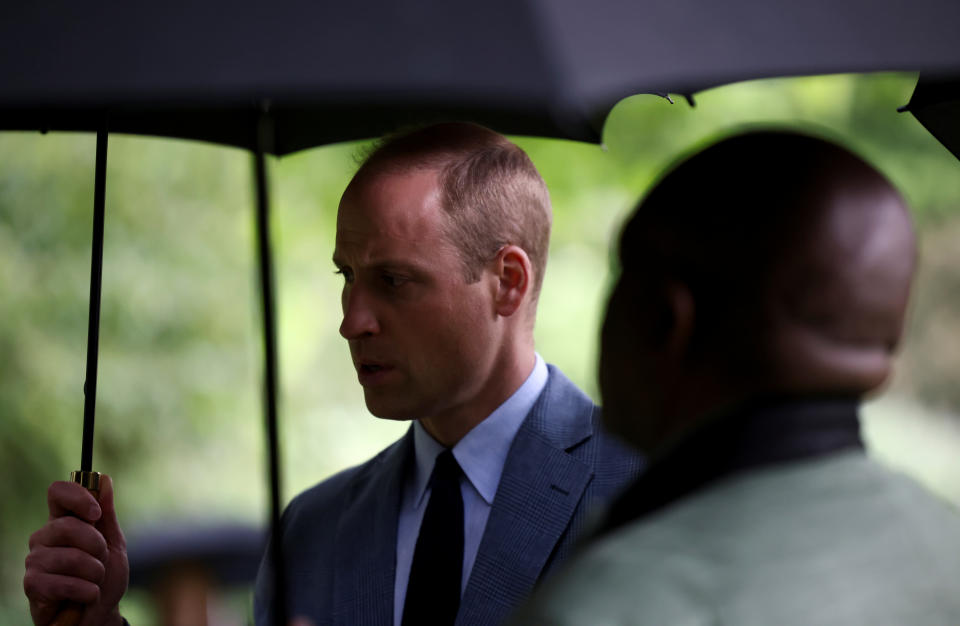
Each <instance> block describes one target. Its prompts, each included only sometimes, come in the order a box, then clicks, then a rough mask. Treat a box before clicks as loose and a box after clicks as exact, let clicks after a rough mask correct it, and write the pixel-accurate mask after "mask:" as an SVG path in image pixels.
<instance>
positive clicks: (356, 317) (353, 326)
mask: <svg viewBox="0 0 960 626" xmlns="http://www.w3.org/2000/svg"><path fill="white" fill-rule="evenodd" d="M371 304H372V303H371V302H370V298H369V297H368V295H367V294H365V293H364V291H363V290H362V289H358V288H357V287H356V286H354V287H351V288H349V289H347V290H346V291H344V293H343V321H342V322H341V323H340V335H341V336H342V337H343V338H344V339H361V338H363V337H369V336H371V335H375V334H377V333H378V332H380V324H379V322H378V321H377V316H376V313H375V312H374V309H373V307H372V306H371Z"/></svg>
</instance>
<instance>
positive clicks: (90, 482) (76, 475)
mask: <svg viewBox="0 0 960 626" xmlns="http://www.w3.org/2000/svg"><path fill="white" fill-rule="evenodd" d="M70 481H71V482H75V483H80V484H81V485H82V486H83V487H84V488H86V489H87V490H88V491H92V492H93V493H94V494H99V493H100V472H84V471H82V470H79V471H76V472H70Z"/></svg>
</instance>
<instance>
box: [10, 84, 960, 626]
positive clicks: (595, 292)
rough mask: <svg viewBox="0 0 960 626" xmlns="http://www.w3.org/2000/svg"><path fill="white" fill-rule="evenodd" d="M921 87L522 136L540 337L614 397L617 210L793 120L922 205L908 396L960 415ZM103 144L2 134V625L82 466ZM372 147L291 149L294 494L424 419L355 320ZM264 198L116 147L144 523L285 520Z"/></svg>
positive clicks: (129, 386) (958, 277)
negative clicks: (608, 360)
mask: <svg viewBox="0 0 960 626" xmlns="http://www.w3.org/2000/svg"><path fill="white" fill-rule="evenodd" d="M914 81H915V77H913V76H905V75H877V76H862V77H854V76H833V77H819V78H803V79H789V80H767V81H756V82H750V83H743V84H737V85H731V86H727V87H723V88H718V89H714V90H710V91H708V92H705V93H702V94H699V95H698V96H697V97H696V107H695V108H691V107H690V106H689V105H688V104H687V103H685V102H684V101H682V100H681V101H679V102H677V103H675V104H670V103H668V102H667V101H666V100H664V99H663V98H660V97H657V96H636V97H634V98H631V99H629V100H627V101H624V102H623V103H621V104H620V105H618V106H617V107H616V109H615V110H614V112H613V113H612V115H611V116H610V119H609V120H608V123H607V126H606V129H605V132H604V140H605V144H604V146H603V147H597V146H593V145H585V144H576V143H571V142H565V141H557V140H544V139H533V138H518V139H517V141H518V143H520V145H522V146H523V147H524V148H525V149H527V150H528V151H529V153H530V155H531V156H532V158H533V159H534V162H535V163H536V164H537V166H538V167H539V168H540V169H541V171H542V173H543V175H544V177H545V178H546V180H547V183H548V185H549V187H550V189H551V194H552V197H553V202H554V212H555V223H554V233H553V241H552V245H551V253H550V254H551V256H550V265H549V269H548V272H547V276H546V281H545V285H544V290H543V294H542V296H541V305H540V309H541V310H540V315H539V321H538V327H537V334H536V338H537V345H538V349H539V351H540V352H541V354H543V356H544V357H545V358H546V359H547V360H548V361H551V362H553V363H556V364H557V365H559V366H560V367H561V368H562V369H563V370H565V371H566V372H567V373H568V374H569V375H570V376H571V377H572V378H573V379H574V380H575V381H577V382H578V383H579V384H581V385H582V386H583V387H584V388H585V389H586V390H588V391H589V392H590V393H591V394H593V395H594V396H595V397H596V384H595V381H594V370H595V363H596V335H597V329H598V328H599V323H600V319H601V315H602V311H603V306H604V298H605V294H606V290H607V288H608V286H609V284H610V281H611V280H612V278H614V276H615V272H616V268H615V267H614V266H613V264H612V262H611V258H612V255H611V247H612V243H613V242H614V241H615V238H616V234H617V229H618V226H619V224H620V223H621V221H622V220H623V219H624V217H625V216H626V215H627V214H628V213H629V211H630V209H631V207H632V206H633V205H634V204H635V203H636V201H637V199H638V198H639V197H640V196H641V194H642V193H643V191H644V189H646V188H648V187H649V186H650V184H651V183H652V182H653V181H655V180H656V177H657V176H658V175H659V174H660V173H661V172H662V171H663V169H664V168H665V167H666V166H667V165H669V164H670V163H671V162H673V161H675V160H676V159H677V158H678V157H679V156H680V155H682V154H685V153H687V152H688V151H690V150H691V149H692V148H695V147H696V146H699V145H703V144H704V143H705V142H707V141H709V140H711V139H713V138H716V137H717V136H719V135H722V134H724V133H727V132H730V131H731V130H732V129H734V128H737V127H740V126H742V125H744V124H758V123H759V124H773V125H788V126H790V127H795V128H805V129H808V130H813V131H814V132H818V133H820V134H825V135H827V136H831V137H835V138H838V139H839V140H841V141H842V142H843V143H845V144H848V145H850V146H852V147H853V148H854V149H855V150H857V151H859V152H861V153H862V154H864V155H865V156H866V157H867V158H868V159H870V160H871V161H873V162H875V163H876V164H878V165H879V166H880V168H881V169H882V170H883V171H885V172H886V173H887V175H888V176H889V177H890V178H891V179H892V180H893V181H894V183H895V184H896V185H897V186H898V187H900V188H901V190H902V191H903V193H904V196H905V197H906V198H907V200H908V202H909V203H910V204H911V206H912V208H913V210H914V214H915V216H916V219H917V223H918V228H919V230H920V232H921V235H922V238H923V242H924V248H923V258H924V263H925V269H924V273H923V274H921V277H920V280H919V281H918V287H917V293H916V296H917V298H916V304H915V310H914V317H913V320H914V321H913V323H912V325H911V329H910V330H911V334H910V338H909V340H908V342H907V345H906V349H905V354H904V357H903V360H902V364H901V373H900V374H899V375H898V377H897V378H896V379H895V381H894V383H893V385H892V391H891V393H893V394H895V395H897V397H898V398H900V399H899V400H898V402H901V403H903V402H906V403H908V404H909V406H916V403H917V402H918V401H923V402H926V403H928V404H930V405H931V406H934V407H936V408H937V409H948V410H950V411H951V412H953V413H956V412H958V410H960V389H958V388H957V386H956V385H955V384H953V381H952V380H951V376H952V375H953V372H956V371H958V367H960V352H958V348H956V347H955V346H958V345H960V343H958V336H957V333H958V332H960V256H958V254H957V252H956V250H957V249H960V247H958V246H956V243H955V242H956V241H957V238H958V237H960V211H958V207H957V202H958V199H960V163H958V161H957V160H956V159H955V158H954V157H953V156H952V155H950V154H949V152H947V151H946V149H944V148H943V147H942V146H941V145H940V144H939V143H937V142H936V140H935V139H933V138H932V137H931V136H930V135H929V134H928V133H927V132H926V131H925V130H924V129H923V128H922V127H921V126H920V125H919V124H918V123H917V121H916V120H915V119H914V118H913V117H912V116H911V115H909V114H900V113H897V112H896V108H897V107H898V106H900V105H902V104H904V103H906V102H907V100H908V99H909V96H910V93H911V91H912V88H913V84H914ZM94 143H95V140H94V138H93V136H91V135H85V134H66V133H64V134H50V135H46V136H41V135H39V134H28V133H2V134H0V155H2V162H3V164H4V167H3V168H2V170H0V319H2V320H3V321H2V323H0V355H2V358H0V398H2V399H0V471H2V475H4V476H5V477H7V480H6V485H7V489H8V493H7V496H6V497H5V498H4V502H5V504H4V505H3V506H2V509H0V623H2V624H21V623H27V620H28V616H27V612H26V602H25V599H24V598H23V595H22V591H21V584H20V579H21V577H22V572H23V558H24V556H25V555H26V552H27V548H26V541H27V538H28V536H29V534H30V532H31V531H32V530H34V529H36V528H37V527H39V526H40V525H41V524H42V523H43V522H44V521H45V519H46V509H45V496H44V492H45V489H46V486H47V484H48V483H49V482H50V481H53V480H58V479H63V478H65V477H66V475H67V474H68V472H69V471H70V470H72V469H76V465H77V462H78V457H79V452H80V450H79V447H80V444H79V436H80V430H81V416H82V406H83V396H82V385H83V376H84V361H85V350H86V325H87V298H88V280H89V266H90V251H89V238H90V230H91V219H92V218H91V213H92V197H93V161H94ZM364 146H365V144H363V143H360V144H348V145H337V146H330V147H325V148H321V149H316V150H311V151H307V152H304V153H301V154H297V155H293V156H290V157H286V158H284V159H281V160H277V161H274V162H272V163H271V171H272V174H273V177H272V187H273V191H274V196H273V197H274V207H275V212H274V216H273V223H274V225H275V229H276V236H275V244H276V252H277V276H278V284H279V302H278V305H279V312H280V355H281V379H282V403H281V407H280V408H281V415H282V440H283V453H284V480H285V482H284V497H285V499H289V498H290V497H292V495H294V494H295V493H297V492H298V491H300V490H302V489H303V488H305V487H307V486H309V485H311V484H313V483H315V482H316V481H318V480H320V479H322V478H324V477H326V476H328V475H330V474H331V473H332V472H335V471H337V470H339V469H342V468H345V467H347V466H349V465H352V464H354V463H357V462H360V461H362V460H364V459H365V458H367V457H369V456H370V455H372V454H373V453H375V452H376V451H377V450H379V449H380V448H382V447H383V446H384V445H385V444H386V443H388V442H389V441H391V440H392V439H394V438H396V437H397V436H399V435H400V434H401V433H402V432H403V431H404V429H405V428H406V425H405V424H402V423H392V422H386V421H382V420H376V419H374V418H371V417H370V416H369V414H368V413H367V412H366V410H365V408H364V406H363V402H362V394H361V391H360V388H359V386H358V385H357V384H356V382H355V375H354V373H353V370H352V368H351V367H350V362H349V356H348V351H347V349H346V345H345V342H344V341H343V340H342V339H341V338H340V337H339V335H338V333H337V328H338V325H339V322H340V305H339V290H340V281H339V278H338V277H336V276H334V275H333V272H332V270H333V266H332V264H331V263H330V260H329V259H330V255H331V253H332V250H333V233H334V226H335V216H336V206H337V202H338V200H339V196H340V193H341V192H342V190H343V188H344V187H345V185H346V183H347V181H348V180H349V178H350V176H351V175H352V172H353V170H354V169H355V167H356V165H355V158H354V155H355V154H356V153H357V151H358V150H360V149H362V148H363V147H364ZM251 202H252V198H251V162H250V156H249V155H248V154H246V153H244V152H242V151H238V150H235V149H228V148H221V147H216V146H210V145H204V144H199V143H190V142H183V141H171V140H165V139H156V138H141V137H125V136H112V137H111V139H110V149H109V165H108V187H107V221H106V248H105V259H104V275H103V280H104V287H103V319H102V332H101V359H100V374H99V379H100V384H99V390H98V405H97V406H98V410H97V438H96V445H95V469H98V470H100V471H103V472H107V473H110V474H111V475H113V476H114V477H115V480H116V485H117V497H118V505H119V510H120V515H121V522H122V523H123V524H124V525H125V526H126V527H127V528H128V530H129V529H131V528H137V527H143V525H145V524H151V523H152V524H157V523H164V522H165V521H168V520H175V519H181V518H184V517H187V518H218V517H219V518H222V517H232V518H241V519H247V520H250V521H251V522H253V523H259V522H260V521H261V520H263V519H264V518H265V511H266V508H267V507H266V502H267V496H266V489H265V484H266V480H265V478H264V462H263V460H264V444H263V436H262V426H261V422H260V419H261V402H262V399H261V394H260V388H261V383H260V373H261V365H260V356H261V353H260V350H261V348H260V335H259V308H258V302H257V291H256V283H255V267H254V261H253V254H252V250H253V231H252V225H253V217H252V205H251ZM717 210H723V208H722V207H717ZM904 398H905V399H906V400H904ZM897 406H901V405H897ZM881 413H882V411H881ZM894 413H896V414H898V415H910V416H911V417H912V416H913V415H914V414H915V413H916V414H918V415H922V414H921V412H918V411H911V410H907V409H903V410H899V409H898V410H897V411H894ZM917 420H918V421H917V422H916V423H917V424H921V423H922V419H921V418H917ZM880 422H882V424H883V427H882V428H880V429H878V430H877V432H878V433H880V434H879V435H877V436H876V437H872V438H871V441H872V442H874V443H875V444H876V445H877V446H879V447H881V448H882V449H883V450H882V451H881V452H882V454H884V455H886V457H885V458H891V459H894V461H893V462H894V464H896V460H895V459H914V457H917V456H922V455H917V454H916V452H917V451H916V449H915V448H910V447H909V446H907V445H906V444H904V443H903V442H905V441H908V438H904V437H899V436H897V435H896V433H897V432H900V431H898V430H897V428H900V429H901V430H902V429H903V428H905V427H904V426H903V425H902V422H897V421H896V420H894V421H893V423H894V426H892V427H890V426H889V424H890V423H891V422H890V421H889V420H879V421H878V423H880ZM938 423H940V422H938ZM950 423H952V424H956V423H957V422H956V420H954V421H952V422H950ZM897 424H900V426H897ZM890 428H893V430H892V431H891V430H890ZM909 428H913V426H909ZM949 428H950V427H948V429H949ZM938 432H939V431H938ZM951 432H953V431H951ZM890 433H894V434H890ZM941 439H942V438H941ZM909 441H914V442H915V441H919V439H910V440H909ZM877 442H879V443H877ZM912 445H914V446H915V445H918V444H916V443H914V444H912ZM951 445H953V444H951ZM956 445H957V446H958V447H960V437H958V439H957V440H956ZM953 449H954V450H957V447H955V448H953ZM947 456H949V455H947ZM958 457H960V454H955V455H954V456H953V458H955V459H956V458H958ZM938 458H940V459H942V458H946V457H945V456H944V455H941V456H939V457H938ZM911 462H912V463H914V465H915V466H917V467H921V466H923V463H922V459H920V460H919V461H917V460H916V459H914V461H910V462H903V463H900V465H901V466H903V467H905V468H906V469H908V470H910V471H915V473H917V474H918V475H923V474H924V470H923V469H922V467H921V469H914V468H912V466H911ZM936 475H937V477H938V478H937V481H938V482H937V488H938V490H939V491H940V492H941V493H943V494H944V495H947V496H948V497H956V499H957V501H960V493H958V490H960V470H958V466H957V464H956V463H954V464H953V465H950V464H949V462H947V463H946V468H945V469H944V468H939V469H938V472H937V474H936ZM134 595H136V594H134ZM138 597H139V598H141V599H140V600H137V599H136V598H132V599H131V600H130V602H129V603H128V604H127V606H128V607H129V609H128V610H129V611H131V613H132V614H134V615H137V616H138V618H139V619H140V620H148V619H149V615H150V613H149V608H147V607H146V606H145V602H146V601H145V600H143V598H144V597H145V596H144V595H143V594H140V595H139V596H138Z"/></svg>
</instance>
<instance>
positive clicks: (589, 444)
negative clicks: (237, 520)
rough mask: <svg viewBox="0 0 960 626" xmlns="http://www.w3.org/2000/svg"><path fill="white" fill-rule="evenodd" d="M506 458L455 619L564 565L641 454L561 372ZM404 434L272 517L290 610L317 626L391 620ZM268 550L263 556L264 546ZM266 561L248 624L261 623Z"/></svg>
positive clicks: (408, 447) (517, 594) (406, 444)
mask: <svg viewBox="0 0 960 626" xmlns="http://www.w3.org/2000/svg"><path fill="white" fill-rule="evenodd" d="M548 368H549V378H548V380H547V385H546V387H545V388H544V390H543V392H542V393H541V395H540V397H539V398H538V399H537V402H536V403H535V404H534V406H533V408H532V409H531V411H530V413H529V415H528V416H527V418H526V419H525V420H524V423H523V425H522V426H521V427H520V430H519V431H518V433H517V436H516V438H515V439H514V442H513V444H512V446H511V448H510V453H509V454H508V456H507V460H506V464H505V466H504V469H503V474H502V476H501V479H500V485H499V487H498V489H497V494H496V497H495V498H494V502H493V507H492V509H491V511H490V517H489V519H488V521H487V527H486V530H485V531H484V534H483V538H482V539H481V542H480V548H479V551H478V553H477V559H476V562H475V564H474V566H473V571H472V572H471V574H470V579H469V581H468V583H467V587H466V589H465V590H464V594H463V598H462V600H461V603H460V612H459V613H458V614H457V624H458V625H464V626H466V625H469V626H475V625H476V626H479V625H487V624H489V625H493V624H500V623H502V622H503V621H504V620H505V619H506V617H507V616H508V615H509V614H510V612H511V611H512V610H513V609H514V608H515V607H516V606H517V605H518V604H520V603H521V602H522V601H523V600H524V599H526V597H527V596H528V595H529V594H530V592H531V591H532V590H533V587H534V585H535V584H536V583H537V581H539V580H540V579H541V578H542V577H544V576H545V575H547V574H549V573H550V571H551V570H553V569H554V568H555V567H556V566H557V565H558V564H559V563H560V562H562V561H563V560H565V559H566V558H567V556H568V555H569V554H570V551H571V549H572V548H573V547H574V544H575V542H576V539H577V537H578V536H579V535H580V534H581V532H582V531H583V529H584V525H585V523H586V522H588V521H592V520H593V517H594V515H597V514H598V513H599V511H598V505H603V504H606V503H608V502H609V501H610V500H611V499H612V498H613V497H614V496H616V495H617V494H618V493H619V492H620V491H621V490H622V489H623V488H624V487H626V486H627V485H628V484H630V483H631V482H632V480H633V479H634V478H636V476H637V475H638V474H639V471H640V468H641V466H642V461H641V458H640V457H639V456H638V455H637V454H636V453H634V452H632V451H630V450H629V449H628V448H626V447H625V446H624V444H622V443H620V442H619V441H617V440H615V439H614V438H613V437H611V436H610V435H608V434H606V433H604V432H603V431H602V430H601V429H600V424H599V419H600V409H599V408H598V407H597V406H595V405H594V404H593V402H592V401H591V400H590V399H589V398H588V397H587V396H586V395H585V394H584V393H583V392H581V391H580V390H579V389H577V387H576V386H575V385H574V384H573V383H572V382H570V380H568V379H567V377H566V376H564V375H563V374H562V373H561V372H560V371H559V370H557V369H556V368H555V367H553V366H548ZM412 435H413V432H412V430H410V431H408V432H407V433H406V435H405V436H404V437H403V438H401V439H400V440H399V441H397V442H395V443H394V444H393V445H391V446H390V447H388V448H386V449H385V450H383V451H382V452H380V453H379V454H378V455H377V456H375V457H374V458H373V459H371V460H369V461H367V462H366V463H364V464H363V465H360V466H357V467H354V468H351V469H348V470H345V471H343V472H341V473H339V474H337V475H335V476H333V477H331V478H329V479H328V480H325V481H324V482H322V483H320V484H319V485H317V486H315V487H313V488H311V489H309V490H307V491H305V492H304V493H302V494H300V495H299V496H297V497H296V498H295V499H294V500H293V501H292V502H291V503H290V506H289V507H287V509H286V511H285V512H284V514H283V518H282V520H281V526H282V530H283V549H284V554H285V558H286V560H287V571H288V575H287V584H288V586H289V589H288V591H287V593H288V596H289V600H288V602H289V607H290V610H289V614H290V616H291V617H293V616H306V617H309V618H310V619H311V620H313V622H314V623H315V624H316V625H317V626H321V625H327V624H338V625H343V626H366V625H383V626H390V624H392V622H393V589H394V571H395V568H396V540H397V518H398V516H399V509H400V497H401V485H402V481H403V476H404V471H405V467H406V464H407V462H408V459H409V458H410V457H411V455H412V453H413V436H412ZM268 553H269V552H268ZM271 582H272V581H271V577H270V564H269V562H267V561H266V560H265V562H264V563H263V564H262V565H261V567H260V573H259V575H258V576H257V585H256V592H255V597H254V613H255V618H256V623H257V624H258V625H265V624H270V623H271V617H270V612H269V608H270V604H271V602H272V601H273V592H272V589H271Z"/></svg>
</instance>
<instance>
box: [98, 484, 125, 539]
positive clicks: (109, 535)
mask: <svg viewBox="0 0 960 626" xmlns="http://www.w3.org/2000/svg"><path fill="white" fill-rule="evenodd" d="M99 502H100V510H101V511H103V514H102V515H101V516H100V519H99V520H98V521H97V524H96V526H97V530H99V531H100V532H101V534H103V538H104V539H106V540H107V544H108V545H109V546H110V547H111V548H112V547H122V548H126V545H127V540H126V539H125V538H124V536H123V531H122V530H121V529H120V523H119V522H118V521H117V509H116V507H115V506H114V503H113V479H111V478H110V477H109V476H107V475H106V474H102V475H101V476H100V497H99Z"/></svg>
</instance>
